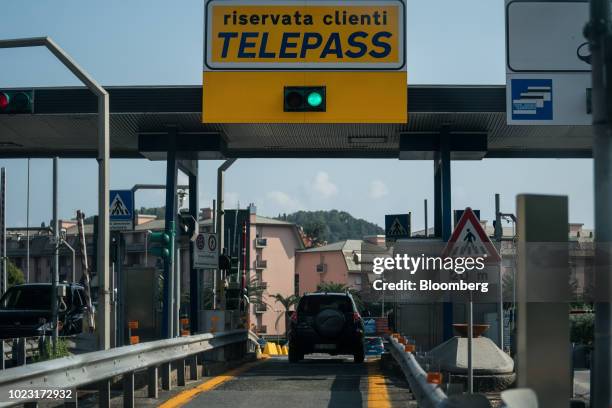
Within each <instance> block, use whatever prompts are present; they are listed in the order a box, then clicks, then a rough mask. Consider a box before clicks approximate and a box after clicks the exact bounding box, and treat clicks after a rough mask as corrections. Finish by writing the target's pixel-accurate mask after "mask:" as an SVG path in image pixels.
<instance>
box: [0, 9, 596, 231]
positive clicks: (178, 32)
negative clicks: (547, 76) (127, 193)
mask: <svg viewBox="0 0 612 408" xmlns="http://www.w3.org/2000/svg"><path fill="white" fill-rule="evenodd" d="M503 10H504V5H503V1H502V0H462V1H456V0H419V1H416V0H408V9H407V11H408V20H407V23H408V30H407V31H408V39H407V46H408V81H409V84H410V83H412V84H503V83H504V81H505V68H504V17H503ZM202 33H203V0H173V1H169V0H166V1H159V0H147V1H144V0H130V1H125V0H105V1H98V2H93V1H82V0H70V1H68V0H21V1H4V2H2V12H1V13H0V38H14V37H29V36H41V35H49V36H51V37H52V38H53V39H54V40H55V41H56V42H57V43H58V44H60V46H61V47H63V48H64V49H65V50H66V51H67V52H68V53H70V54H71V55H72V56H73V57H74V58H75V60H76V61H78V63H79V64H80V65H81V66H82V67H83V68H85V69H86V70H87V71H89V73H90V74H92V75H93V76H94V77H95V78H96V79H97V80H98V81H99V82H100V83H102V84H103V85H186V84H200V83H201V72H202V48H203V46H202ZM61 85H79V83H78V82H77V81H76V80H75V79H74V78H73V77H72V76H71V74H70V73H68V72H67V71H66V70H65V69H64V68H63V67H62V66H61V65H60V64H59V63H58V62H57V61H55V60H54V58H53V57H51V55H50V54H49V53H48V52H47V51H46V50H44V49H15V50H0V87H2V86H5V87H9V86H61ZM219 164H220V162H219V161H202V162H200V168H201V170H200V176H201V183H200V204H201V206H207V205H209V204H210V203H211V201H212V198H213V196H214V194H215V177H216V168H217V167H218V166H219ZM0 166H5V167H6V169H7V177H8V181H7V183H8V187H7V192H8V219H7V225H8V226H24V225H25V222H26V211H25V202H26V200H25V198H26V188H25V186H26V160H23V159H21V160H0ZM30 177H31V206H30V208H31V213H30V225H33V226H34V225H39V224H40V223H41V222H42V221H45V222H48V220H49V219H50V218H51V160H42V159H39V160H32V161H31V176H30ZM164 182H165V165H164V164H163V163H160V162H149V161H147V160H144V159H143V160H112V161H111V188H131V187H132V185H134V184H136V183H156V184H160V183H162V184H163V183H164ZM432 183H433V164H432V163H431V162H426V161H410V162H407V161H401V162H400V161H398V160H312V159H311V160H305V159H304V160H278V159H277V160H256V159H250V160H239V161H237V162H236V164H234V166H233V167H232V168H231V169H230V170H228V173H227V181H226V192H227V193H226V202H227V205H228V206H229V205H234V204H235V203H236V202H238V201H239V202H240V205H241V206H244V205H245V204H247V203H249V202H255V203H256V204H257V206H258V212H259V213H260V214H264V215H277V214H278V213H283V212H292V211H295V210H298V209H304V210H316V209H332V208H336V209H341V210H346V211H348V212H350V213H351V214H353V215H355V216H357V217H360V218H365V219H367V220H370V221H373V222H376V223H378V224H383V223H384V214H386V213H398V212H406V211H412V213H413V224H414V225H415V227H417V228H418V227H421V226H422V225H423V199H428V200H429V209H430V211H429V215H430V220H431V219H432V217H433V213H432V207H433V185H432ZM592 184H593V180H592V161H591V160H516V159H514V160H510V159H506V160H502V159H499V160H484V161H478V162H474V161H470V162H454V163H453V164H452V193H453V198H452V207H453V208H455V209H458V208H464V207H466V206H471V207H472V208H477V209H480V210H481V213H482V217H483V218H485V219H491V217H492V215H493V210H494V208H493V205H494V199H493V195H494V193H501V194H502V210H503V211H504V212H515V197H516V194H519V193H550V194H565V195H569V202H570V220H571V221H572V222H582V223H585V224H586V226H587V227H591V226H592V225H593V185H592ZM163 201H164V196H163V192H161V191H160V192H141V193H139V194H138V195H137V197H136V204H137V206H141V205H142V206H160V205H163ZM76 209H81V210H83V211H85V213H86V214H92V213H94V212H95V211H96V209H97V164H96V162H95V161H94V160H60V216H61V217H62V218H69V217H74V215H75V211H76Z"/></svg>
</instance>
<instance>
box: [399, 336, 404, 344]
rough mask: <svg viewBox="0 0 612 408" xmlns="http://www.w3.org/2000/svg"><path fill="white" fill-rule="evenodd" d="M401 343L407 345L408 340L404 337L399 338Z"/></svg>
mask: <svg viewBox="0 0 612 408" xmlns="http://www.w3.org/2000/svg"><path fill="white" fill-rule="evenodd" d="M399 342H400V344H404V345H406V339H405V338H404V337H400V338H399Z"/></svg>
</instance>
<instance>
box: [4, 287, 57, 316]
mask: <svg viewBox="0 0 612 408" xmlns="http://www.w3.org/2000/svg"><path fill="white" fill-rule="evenodd" d="M0 309H13V310H20V309H30V310H49V309H51V285H40V286H39V285H33V286H15V287H12V288H11V289H9V290H8V291H7V292H6V293H5V294H4V296H3V297H2V301H0Z"/></svg>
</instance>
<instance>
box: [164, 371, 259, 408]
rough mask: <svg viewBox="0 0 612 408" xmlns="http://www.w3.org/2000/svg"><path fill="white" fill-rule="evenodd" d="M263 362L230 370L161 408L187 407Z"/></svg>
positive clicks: (185, 392)
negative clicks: (198, 397)
mask: <svg viewBox="0 0 612 408" xmlns="http://www.w3.org/2000/svg"><path fill="white" fill-rule="evenodd" d="M262 361H265V360H258V361H254V362H252V363H247V364H245V365H242V366H240V367H238V368H234V369H232V370H229V371H228V372H226V373H225V374H222V375H218V376H216V377H214V378H211V379H210V380H208V381H205V382H203V383H202V384H200V385H198V386H197V387H195V388H191V389H189V390H185V391H183V392H181V393H179V394H177V395H175V396H174V397H172V398H170V399H169V400H168V401H166V402H164V403H163V404H161V405H160V406H159V407H160V408H178V407H182V406H183V405H185V404H186V403H188V402H189V401H191V400H192V399H193V398H195V397H196V396H197V395H198V394H201V393H203V392H206V391H210V390H212V389H215V388H217V387H218V386H220V385H221V384H223V383H225V382H227V381H230V380H233V379H234V378H236V377H237V376H239V375H240V374H242V373H244V372H245V371H248V370H250V369H251V368H253V367H254V366H256V365H257V364H259V363H261V362H262Z"/></svg>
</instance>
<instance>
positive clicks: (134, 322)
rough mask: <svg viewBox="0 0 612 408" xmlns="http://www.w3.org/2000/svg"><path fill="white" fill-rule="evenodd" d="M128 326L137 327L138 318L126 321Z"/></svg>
mask: <svg viewBox="0 0 612 408" xmlns="http://www.w3.org/2000/svg"><path fill="white" fill-rule="evenodd" d="M128 327H129V328H130V329H137V328H138V320H130V321H129V322H128Z"/></svg>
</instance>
